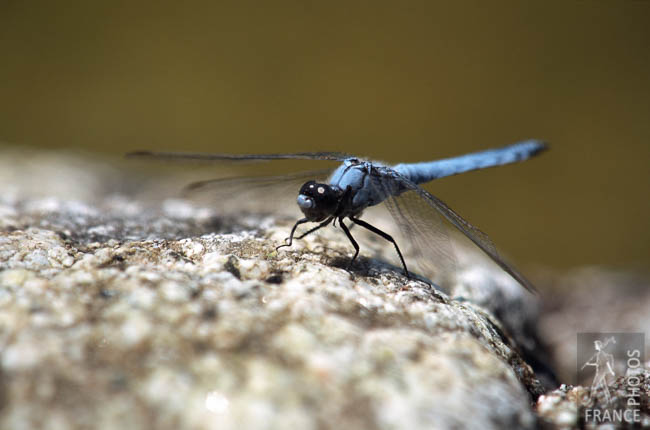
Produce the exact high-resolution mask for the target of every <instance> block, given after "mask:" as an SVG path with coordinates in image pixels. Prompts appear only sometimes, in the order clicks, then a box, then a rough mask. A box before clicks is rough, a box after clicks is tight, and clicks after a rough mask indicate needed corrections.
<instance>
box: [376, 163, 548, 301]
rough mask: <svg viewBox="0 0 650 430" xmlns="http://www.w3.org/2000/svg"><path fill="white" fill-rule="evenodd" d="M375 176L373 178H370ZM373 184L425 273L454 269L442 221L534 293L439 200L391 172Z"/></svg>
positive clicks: (487, 240) (482, 235) (478, 232)
mask: <svg viewBox="0 0 650 430" xmlns="http://www.w3.org/2000/svg"><path fill="white" fill-rule="evenodd" d="M373 176H375V175H373ZM376 177H377V179H376V180H374V181H373V183H380V184H381V186H382V187H383V189H384V190H386V191H392V192H387V195H389V196H391V197H388V198H387V199H386V204H387V207H388V209H389V211H390V212H391V214H392V215H393V217H394V218H395V221H396V222H397V224H398V225H399V227H400V229H401V230H402V232H403V234H404V235H405V236H406V237H408V238H409V239H410V240H411V241H412V242H413V244H414V252H415V254H416V255H417V257H418V262H419V263H420V264H421V265H423V266H424V268H426V269H428V270H431V269H433V270H443V271H445V270H449V269H453V268H454V267H455V256H454V253H453V246H452V244H451V241H450V238H449V234H448V232H447V231H446V226H445V223H444V222H443V219H444V220H446V221H448V222H449V223H450V224H452V225H453V226H454V227H455V228H456V229H458V231H460V232H461V233H463V234H464V235H465V236H466V237H467V238H468V239H469V240H471V241H472V242H473V243H474V244H475V245H476V246H478V247H479V248H480V249H481V250H482V251H483V252H484V253H485V254H487V255H488V257H490V259H492V260H493V261H494V262H495V263H496V264H497V265H498V266H499V267H501V268H502V269H503V270H505V271H506V272H507V273H508V274H510V276H512V277H513V278H514V279H515V280H516V281H517V282H519V283H520V284H521V285H522V286H523V287H524V288H526V289H527V290H529V291H531V292H533V293H537V290H536V289H535V287H534V286H533V285H532V283H531V282H530V281H529V280H528V279H526V278H525V277H524V276H523V275H522V274H521V273H519V271H517V269H515V268H514V267H513V266H512V265H510V264H509V263H508V262H506V261H505V260H504V259H503V258H502V257H501V256H500V255H499V254H498V252H497V250H496V247H495V246H494V244H493V243H492V241H491V240H490V238H489V237H488V236H487V235H486V234H485V233H483V232H482V231H481V230H479V229H478V228H476V227H474V226H473V225H471V224H470V223H469V222H468V221H466V220H465V219H463V217H461V216H460V215H458V214H457V213H456V212H454V211H453V210H452V209H451V208H450V207H449V206H447V205H446V204H445V203H444V202H443V201H442V200H440V199H439V198H437V197H435V196H434V195H432V194H430V193H429V192H427V191H426V190H424V189H423V188H421V187H419V186H418V185H416V184H415V183H413V182H411V181H409V180H408V179H407V178H405V177H403V176H402V175H399V174H398V173H397V172H394V171H392V169H386V172H378V173H377V175H376Z"/></svg>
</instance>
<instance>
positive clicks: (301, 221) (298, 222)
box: [275, 218, 309, 251]
mask: <svg viewBox="0 0 650 430" xmlns="http://www.w3.org/2000/svg"><path fill="white" fill-rule="evenodd" d="M306 222H309V220H308V219H307V218H301V219H299V220H298V221H296V223H295V224H294V225H293V228H292V229H291V234H289V237H288V238H286V239H285V242H287V241H288V243H285V244H283V245H280V246H278V247H276V248H275V250H276V251H277V250H278V249H280V248H282V247H284V246H291V244H292V243H293V234H294V233H295V232H296V228H298V226H299V225H300V224H304V223H306Z"/></svg>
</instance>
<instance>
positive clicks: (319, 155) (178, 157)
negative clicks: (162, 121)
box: [126, 151, 351, 162]
mask: <svg viewBox="0 0 650 430" xmlns="http://www.w3.org/2000/svg"><path fill="white" fill-rule="evenodd" d="M126 156H127V157H128V158H152V159H158V160H169V161H213V162H228V161H239V162H255V161H270V160H330V161H343V160H345V159H346V158H350V157H351V156H350V155H348V154H344V153H342V152H294V153H285V154H209V153H193V152H155V151H134V152H130V153H128V154H126Z"/></svg>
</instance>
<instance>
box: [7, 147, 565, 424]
mask: <svg viewBox="0 0 650 430" xmlns="http://www.w3.org/2000/svg"><path fill="white" fill-rule="evenodd" d="M24 157H25V154H24V153H22V152H15V153H12V152H9V151H7V152H6V153H5V154H3V156H2V158H1V161H0V171H2V172H4V173H3V175H4V176H5V177H10V178H11V183H9V182H3V183H2V185H0V187H3V188H5V189H0V229H1V230H0V270H1V273H0V350H1V352H0V365H1V366H0V399H2V402H3V404H2V409H1V410H0V428H88V427H92V428H107V429H108V428H110V429H113V428H119V427H123V428H158V429H160V428H163V429H164V428H174V429H176V428H192V429H230V428H233V429H235V428H236V429H238V430H241V429H262V428H263V429H273V428H301V429H316V428H319V429H328V428H346V429H355V428H360V429H361V428H408V429H420V428H422V429H429V428H459V427H462V428H476V429H502V428H535V427H536V415H535V412H534V410H533V408H532V406H531V405H533V404H534V402H535V400H536V399H537V398H538V396H539V395H540V394H542V392H543V389H542V387H541V385H540V383H539V381H538V379H537V377H536V375H535V373H534V372H533V370H532V369H531V367H530V366H529V365H528V364H527V363H526V361H524V359H523V358H522V351H524V350H525V349H526V348H528V349H529V350H534V349H535V346H533V347H530V346H526V345H523V344H522V343H521V342H522V340H523V339H525V337H526V332H525V331H522V330H521V329H520V327H522V326H528V327H532V323H530V321H529V320H528V319H527V318H530V315H531V314H526V311H525V309H533V308H534V307H535V303H534V300H531V299H530V298H529V297H528V296H526V294H527V293H525V292H524V291H523V289H521V288H519V286H517V285H516V284H515V283H514V281H513V280H511V279H510V278H509V277H507V275H506V276H504V275H503V274H502V273H501V272H500V271H498V270H489V269H480V270H479V269H476V267H474V266H471V265H467V264H469V263H463V261H462V260H461V261H460V264H459V271H460V276H459V277H458V279H459V281H458V283H457V284H454V285H452V286H451V293H450V294H447V293H445V292H443V291H441V290H439V289H437V288H435V287H433V286H432V285H430V284H428V283H426V282H423V281H421V280H408V279H406V278H404V277H403V276H402V275H401V273H400V271H399V270H396V269H395V268H394V267H392V266H389V265H386V264H383V263H381V262H380V261H378V260H375V259H369V258H363V259H362V260H361V262H360V264H359V265H358V266H357V267H356V268H355V269H353V270H352V271H347V270H345V269H344V267H345V264H346V260H345V259H343V261H344V262H343V263H342V264H339V263H340V260H342V259H341V255H344V256H347V255H348V253H349V249H348V248H349V246H348V244H347V243H346V242H345V238H344V237H343V236H342V235H340V236H339V235H338V234H336V233H340V232H337V231H333V232H324V233H323V234H322V235H317V236H313V237H309V238H306V240H305V241H304V242H302V243H299V244H296V245H295V246H294V247H292V248H283V249H281V250H280V251H276V249H275V247H276V246H277V245H278V244H280V243H282V242H281V241H282V239H283V238H284V237H285V236H286V234H287V232H288V230H289V228H290V226H291V224H290V223H288V222H287V221H286V220H283V219H281V218H273V217H260V216H256V215H254V214H252V215H248V216H247V217H244V218H240V219H238V220H234V219H231V218H220V217H216V216H215V215H214V214H207V213H206V212H205V209H200V208H197V207H195V206H194V205H192V204H191V203H188V202H185V201H181V202H179V201H174V200H173V201H167V202H158V203H155V202H152V200H150V199H148V198H147V199H144V200H140V199H139V198H136V197H135V196H133V195H132V194H129V193H128V192H124V193H118V192H117V191H116V190H125V189H126V190H128V189H131V188H133V186H132V184H133V181H135V179H134V178H133V177H131V176H129V175H128V174H125V171H124V170H119V168H111V167H109V166H106V165H102V167H101V168H96V166H95V164H93V163H95V162H94V161H93V160H91V159H86V160H84V162H79V160H78V159H77V158H75V157H70V158H66V156H65V155H57V156H50V157H48V156H47V154H41V153H39V154H38V155H37V156H35V155H34V154H32V155H31V157H32V160H31V161H32V163H31V164H30V166H31V167H30V168H29V169H26V168H25V167H24V166H25V165H26V163H25V160H24ZM71 160H75V161H71ZM38 163H43V164H44V165H47V169H43V173H39V172H41V171H40V170H39V169H38ZM97 163H98V162H97ZM53 172H54V173H53ZM39 175H40V176H39ZM27 176H29V178H27ZM81 179H83V180H84V181H85V182H84V184H83V186H82V185H81V184H79V183H77V182H75V181H78V180H81ZM177 179H179V180H181V179H180V178H177ZM70 181H72V183H71V184H69V186H68V187H67V188H66V183H68V182H70ZM34 182H37V183H41V184H42V186H41V187H40V188H39V189H34V187H33V186H32V185H31V184H33V183H34ZM180 183H182V182H180ZM8 184H9V185H8ZM25 184H27V185H25ZM129 184H131V185H129ZM50 187H51V189H52V190H53V191H52V192H51V193H49V192H48V188H50ZM37 188H38V187H37ZM39 193H40V194H39ZM43 194H45V196H44V195H43ZM48 194H49V195H48ZM149 197H150V196H149ZM382 246H383V245H382ZM495 295H496V296H495ZM527 306H529V308H528V307H527ZM522 309H523V310H522ZM515 313H516V315H517V316H515ZM508 316H509V317H508ZM508 318H510V319H508ZM523 321H526V323H525V324H524V323H523ZM526 330H529V329H528V328H527V329H526ZM531 348H532V349H531ZM542 409H543V408H542ZM569 409H570V408H569ZM540 410H541V409H540Z"/></svg>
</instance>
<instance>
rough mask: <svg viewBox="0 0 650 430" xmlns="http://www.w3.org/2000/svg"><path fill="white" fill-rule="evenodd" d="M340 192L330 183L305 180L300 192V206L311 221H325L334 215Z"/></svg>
mask: <svg viewBox="0 0 650 430" xmlns="http://www.w3.org/2000/svg"><path fill="white" fill-rule="evenodd" d="M339 199H340V192H338V190H336V189H335V188H332V186H331V185H328V184H319V183H317V182H316V181H309V182H305V184H304V185H303V186H302V187H301V188H300V193H299V194H298V206H300V210H301V211H302V213H303V214H305V216H306V217H307V218H308V219H309V221H314V222H318V221H323V220H325V219H326V218H328V217H330V216H332V215H334V213H335V212H336V209H337V208H338V206H339Z"/></svg>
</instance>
